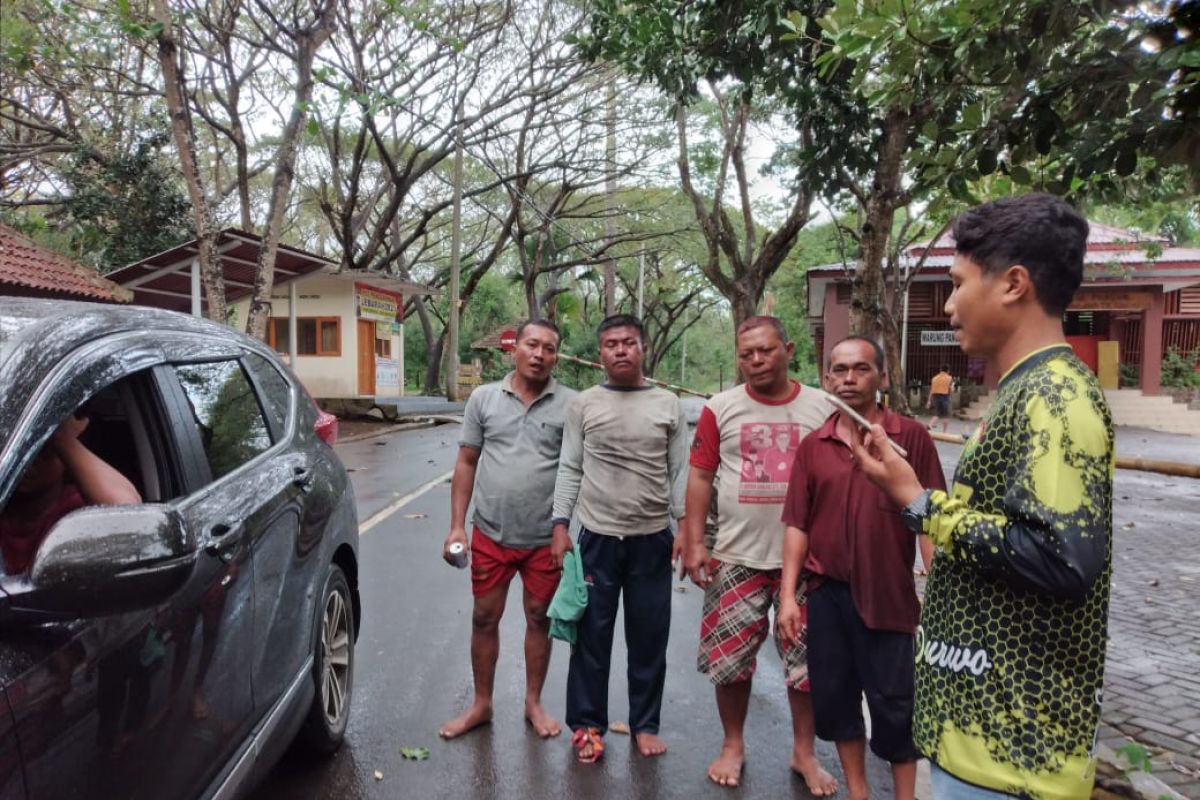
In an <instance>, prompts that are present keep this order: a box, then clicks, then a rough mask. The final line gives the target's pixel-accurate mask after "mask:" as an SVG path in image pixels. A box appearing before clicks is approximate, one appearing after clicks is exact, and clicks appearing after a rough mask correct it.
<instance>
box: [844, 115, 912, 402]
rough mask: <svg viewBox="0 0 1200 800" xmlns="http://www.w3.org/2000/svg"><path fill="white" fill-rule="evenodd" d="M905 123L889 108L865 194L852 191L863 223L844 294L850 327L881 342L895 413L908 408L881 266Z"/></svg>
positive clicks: (896, 197)
mask: <svg viewBox="0 0 1200 800" xmlns="http://www.w3.org/2000/svg"><path fill="white" fill-rule="evenodd" d="M910 124H911V121H910V119H909V116H908V113H907V112H905V111H899V110H892V111H890V112H889V113H888V115H887V117H886V118H885V120H884V125H883V135H882V136H881V137H880V140H879V159H878V162H877V163H876V166H875V175H874V177H873V180H872V184H871V189H870V191H869V192H866V193H863V192H862V191H861V190H855V191H856V194H858V198H859V205H860V207H861V209H862V211H863V222H862V226H861V228H860V231H859V244H860V247H861V254H860V256H859V262H858V269H857V270H856V272H855V275H854V283H853V289H852V291H851V297H850V330H851V332H852V333H856V334H859V335H861V336H867V337H870V338H872V339H875V340H876V341H878V342H879V343H880V344H881V345H882V346H883V349H884V353H885V355H886V356H887V361H888V363H887V369H888V373H889V375H890V377H891V379H892V380H891V381H890V386H891V388H890V390H889V392H888V394H889V399H890V404H891V407H892V408H893V409H894V410H897V411H900V412H907V411H908V399H907V395H906V393H905V391H904V381H905V376H904V365H903V364H901V363H899V362H900V337H899V332H898V330H897V325H896V318H895V316H894V315H893V313H892V307H891V304H890V303H889V302H888V297H887V282H886V281H885V280H884V265H885V262H886V261H887V256H888V244H889V242H890V241H891V235H892V225H893V223H894V221H895V218H896V209H897V208H899V207H900V206H902V205H904V204H905V202H906V200H904V199H903V198H904V188H903V185H902V179H903V175H902V166H903V162H904V150H905V147H906V143H907V139H908V129H909V126H910Z"/></svg>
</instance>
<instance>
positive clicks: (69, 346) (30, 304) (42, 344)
mask: <svg viewBox="0 0 1200 800" xmlns="http://www.w3.org/2000/svg"><path fill="white" fill-rule="evenodd" d="M151 330H153V331H161V332H167V331H172V332H180V333H195V334H204V335H206V336H218V337H221V338H225V339H234V340H237V341H238V343H240V344H243V345H245V346H248V347H251V348H253V349H255V350H257V351H259V352H260V353H261V352H264V345H263V344H262V342H259V341H258V340H256V339H252V338H250V337H249V336H246V335H245V334H242V333H239V332H237V331H235V330H233V329H231V328H229V327H227V326H225V325H218V324H216V323H214V322H210V321H208V320H204V319H199V318H197V317H192V316H189V315H187V314H180V313H177V312H174V311H165V310H162V309H157V308H149V307H147V306H117V305H110V304H105V303H87V302H76V301H72V300H46V299H34V298H17V297H0V377H2V378H5V379H7V380H6V381H5V382H7V381H8V380H19V381H20V382H21V383H23V384H25V386H24V387H23V388H25V390H26V391H28V390H30V389H32V385H31V384H36V383H38V382H40V381H41V380H42V379H43V378H44V377H45V375H46V374H47V373H48V372H49V371H50V370H51V369H53V368H54V367H55V366H56V365H57V364H58V363H60V362H61V361H62V360H63V359H64V358H65V357H66V356H67V355H68V354H70V353H71V352H72V351H74V350H75V349H77V348H79V347H80V346H82V345H85V344H87V343H89V342H93V341H96V340H98V339H102V338H104V337H106V336H111V335H113V334H118V333H124V332H128V331H151ZM12 388H13V387H12V385H11V384H9V386H7V387H4V388H0V404H4V403H6V402H7V399H6V398H5V397H4V395H7V394H8V393H9V392H10V391H11V390H12ZM17 394H23V392H20V391H18V392H17Z"/></svg>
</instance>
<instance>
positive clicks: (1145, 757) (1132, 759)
mask: <svg viewBox="0 0 1200 800" xmlns="http://www.w3.org/2000/svg"><path fill="white" fill-rule="evenodd" d="M1116 753H1117V755H1119V756H1124V758H1125V761H1126V762H1128V763H1129V766H1130V768H1131V769H1135V770H1139V771H1141V772H1149V771H1150V770H1151V769H1152V768H1153V766H1154V765H1153V764H1152V763H1151V762H1150V753H1149V751H1147V750H1146V748H1145V747H1143V746H1142V745H1140V744H1138V743H1137V742H1129V743H1128V744H1123V745H1121V746H1120V747H1118V748H1117V750H1116Z"/></svg>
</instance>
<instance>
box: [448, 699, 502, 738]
mask: <svg viewBox="0 0 1200 800" xmlns="http://www.w3.org/2000/svg"><path fill="white" fill-rule="evenodd" d="M491 721H492V706H491V704H490V703H488V704H486V705H480V704H478V703H476V704H474V705H472V706H471V707H470V708H468V709H467V710H466V711H464V712H463V713H461V714H459V715H458V716H457V717H455V718H454V719H452V720H450V721H449V722H447V723H446V724H445V725H443V726H442V727H441V729H440V730H438V736H440V737H442V738H443V739H453V738H454V737H456V736H462V735H463V734H464V733H467V732H468V731H473V730H475V729H476V728H478V727H479V726H480V725H486V724H488V723H489V722H491Z"/></svg>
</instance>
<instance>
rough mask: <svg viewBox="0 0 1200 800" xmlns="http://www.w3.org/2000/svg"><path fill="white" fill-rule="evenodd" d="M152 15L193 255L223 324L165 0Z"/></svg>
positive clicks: (209, 227) (221, 292)
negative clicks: (188, 206)
mask: <svg viewBox="0 0 1200 800" xmlns="http://www.w3.org/2000/svg"><path fill="white" fill-rule="evenodd" d="M154 19H155V21H156V22H158V23H159V24H161V25H162V30H161V31H160V32H159V34H158V63H159V65H160V66H161V67H162V71H163V93H164V95H165V98H166V101H167V113H168V114H169V116H170V118H171V133H172V135H173V136H174V138H175V147H176V149H178V150H179V164H180V168H181V170H182V172H183V179H184V183H185V184H186V185H187V191H188V198H189V199H190V200H191V204H192V220H193V222H194V224H195V226H196V247H197V255H196V259H197V260H198V261H199V262H200V279H201V282H202V283H203V285H204V293H205V297H206V298H207V299H208V318H209V319H211V320H214V321H216V322H220V323H222V324H224V323H225V321H226V314H227V312H226V308H225V277H224V275H223V274H222V272H221V265H220V264H219V263H217V259H216V246H215V244H216V238H217V231H216V229H215V228H214V227H213V218H212V211H211V209H210V208H209V205H208V194H207V193H206V192H205V189H204V184H203V182H202V179H201V177H200V168H199V162H198V159H197V157H196V137H195V132H194V131H193V129H192V116H191V110H190V109H189V108H188V105H187V90H186V88H185V86H184V77H183V70H182V68H181V67H180V64H179V46H178V44H177V43H176V41H175V27H174V23H173V22H172V21H171V12H170V10H169V9H168V8H167V3H166V0H154Z"/></svg>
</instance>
